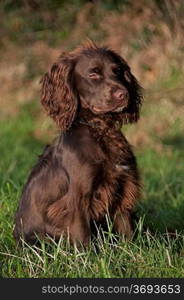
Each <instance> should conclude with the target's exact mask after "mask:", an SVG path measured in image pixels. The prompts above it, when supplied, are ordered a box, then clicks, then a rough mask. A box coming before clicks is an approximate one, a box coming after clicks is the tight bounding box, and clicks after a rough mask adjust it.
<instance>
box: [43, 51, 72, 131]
mask: <svg viewBox="0 0 184 300" xmlns="http://www.w3.org/2000/svg"><path fill="white" fill-rule="evenodd" d="M73 68H74V62H73V60H72V58H70V56H67V55H62V56H61V57H60V58H59V60H58V62H57V63H55V64H53V66H52V67H51V69H50V71H49V72H48V73H46V74H45V75H44V77H43V79H42V80H41V84H42V88H41V103H42V105H43V106H44V108H45V109H46V111H47V113H48V115H49V116H51V117H52V118H53V119H54V121H55V122H56V124H57V125H58V126H59V127H60V128H61V130H62V131H66V130H67V129H69V128H70V126H71V124H72V122H73V120H74V118H75V115H76V111H77V97H76V96H75V94H74V87H73V82H72V73H73Z"/></svg>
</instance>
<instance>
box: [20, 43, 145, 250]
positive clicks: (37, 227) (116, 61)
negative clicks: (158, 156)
mask: <svg viewBox="0 0 184 300" xmlns="http://www.w3.org/2000/svg"><path fill="white" fill-rule="evenodd" d="M141 102H142V92H141V87H140V86H139V84H138V82H137V80H136V79H135V77H134V76H133V75H132V73H131V70H130V67H129V66H128V64H127V63H126V61H125V60H124V59H123V58H121V57H120V56H119V55H118V54H116V53H115V52H114V51H112V50H110V49H108V48H106V47H97V46H96V45H95V44H93V43H88V45H85V46H82V47H79V48H77V49H76V50H74V51H72V52H70V53H66V54H63V55H61V56H60V58H59V59H58V61H57V62H56V63H55V64H54V65H53V66H52V67H51V69H50V71H48V72H47V73H46V74H45V75H44V77H43V79H42V95H41V103H42V104H43V106H44V107H45V109H46V111H47V112H48V114H49V115H50V116H51V117H52V118H53V119H54V121H55V122H56V124H57V125H58V126H59V128H60V130H61V133H60V135H59V137H58V138H57V139H56V140H55V142H54V143H53V144H52V145H50V146H47V147H46V148H45V150H44V152H43V154H42V155H41V156H40V158H39V161H38V163H37V164H36V166H35V167H34V168H33V170H32V171H31V174H30V176H29V178H28V181H27V183H26V185H25V187H24V190H23V193H22V197H21V201H20V204H19V208H18V211H17V214H16V225H15V230H14V236H15V238H16V239H17V240H19V239H20V237H23V238H24V239H25V240H26V241H31V240H34V239H35V235H40V236H41V237H43V236H46V235H47V234H48V235H51V236H52V237H55V238H59V237H60V236H61V235H62V234H63V235H65V236H69V238H70V240H71V241H72V242H73V243H77V242H82V243H83V244H84V245H85V244H87V243H88V241H89V239H90V236H91V222H92V221H96V222H98V223H102V222H103V221H104V217H105V215H106V214H107V213H108V214H109V216H110V217H111V219H112V221H113V223H114V229H115V230H116V231H117V232H118V233H119V234H121V235H125V236H127V237H131V235H132V220H131V215H132V212H133V210H134V207H135V205H136V203H137V201H138V199H139V197H140V180H139V173H138V170H137V164H136V159H135V156H134V154H133V152H132V149H131V146H130V145H129V143H128V141H127V140H126V138H125V137H124V135H123V134H122V133H121V126H122V125H123V124H126V123H132V122H136V121H137V120H138V119H139V110H140V106H141Z"/></svg>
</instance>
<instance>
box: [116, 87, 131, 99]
mask: <svg viewBox="0 0 184 300" xmlns="http://www.w3.org/2000/svg"><path fill="white" fill-rule="evenodd" d="M127 95H128V92H127V91H126V90H124V89H117V90H116V91H115V92H114V93H113V96H114V98H115V99H117V100H123V99H124V98H126V97H127Z"/></svg>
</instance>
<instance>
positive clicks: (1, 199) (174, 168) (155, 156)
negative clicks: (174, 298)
mask: <svg viewBox="0 0 184 300" xmlns="http://www.w3.org/2000/svg"><path fill="white" fill-rule="evenodd" d="M30 107H31V106H30V105H28V106H27V107H24V109H22V111H20V113H19V115H18V116H15V117H12V118H7V119H4V120H2V121H0V153H1V159H0V276H1V277H184V184H183V179H184V176H183V174H184V164H183V163H182V156H183V149H182V148H183V144H182V143H183V142H182V138H181V137H182V135H181V128H180V126H179V125H178V123H177V122H176V123H174V124H173V127H172V128H170V129H169V131H168V132H167V138H163V140H162V141H161V142H162V144H163V145H164V148H163V149H166V150H167V151H165V150H163V151H156V150H154V149H153V148H152V147H145V148H140V149H139V147H138V149H137V151H136V156H137V159H138V164H139V168H140V170H141V174H142V178H143V182H144V192H143V197H142V200H141V202H140V203H139V205H138V206H137V215H138V217H139V218H140V220H139V222H138V224H137V229H136V233H135V237H134V239H133V241H131V242H125V241H119V240H118V238H117V237H116V236H115V237H112V233H111V230H110V228H109V232H108V233H107V234H106V235H104V236H103V235H101V236H100V237H99V239H98V241H96V243H91V245H90V246H89V248H88V249H87V250H84V249H81V250H80V251H78V250H76V249H73V248H72V247H70V246H69V245H68V244H67V242H65V241H63V240H61V241H60V243H59V244H58V245H57V244H55V243H54V241H51V243H47V242H42V243H41V248H39V249H38V248H36V246H34V247H30V246H26V245H24V247H23V249H17V248H16V244H15V242H14V240H13V237H12V229H13V223H14V213H15V210H16V207H17V203H18V200H19V197H20V193H21V189H22V186H23V184H24V182H25V180H26V178H27V174H28V171H29V169H30V167H31V166H32V165H33V163H34V162H35V161H36V159H37V155H38V154H40V153H41V151H42V148H43V143H42V142H41V141H40V140H37V139H36V138H35V135H34V131H35V129H36V124H35V116H34V113H31V112H33V111H32V110H31V109H30ZM132 126H134V125H132ZM134 130H136V126H135V129H134ZM168 149H169V151H168ZM109 227H110V225H109Z"/></svg>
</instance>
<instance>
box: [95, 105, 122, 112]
mask: <svg viewBox="0 0 184 300" xmlns="http://www.w3.org/2000/svg"><path fill="white" fill-rule="evenodd" d="M126 108H127V105H121V106H120V105H118V106H116V107H114V108H111V109H110V108H107V109H101V108H98V107H95V106H92V107H91V110H92V111H93V112H94V113H95V114H105V113H108V112H117V113H118V112H122V111H123V110H125V109H126Z"/></svg>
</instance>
